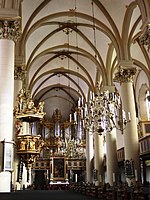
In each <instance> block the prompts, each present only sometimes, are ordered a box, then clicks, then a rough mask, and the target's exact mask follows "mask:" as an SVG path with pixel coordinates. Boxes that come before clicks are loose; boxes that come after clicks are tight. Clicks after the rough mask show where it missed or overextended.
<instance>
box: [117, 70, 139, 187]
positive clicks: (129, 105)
mask: <svg viewBox="0 0 150 200" xmlns="http://www.w3.org/2000/svg"><path fill="white" fill-rule="evenodd" d="M135 73H136V69H135V68H133V67H120V69H119V71H118V72H117V73H116V76H115V79H114V80H115V81H116V82H120V87H121V99H122V108H123V110H124V111H125V113H126V114H127V113H128V112H130V116H131V121H130V122H129V123H127V125H126V127H125V129H124V133H123V137H124V151H125V160H129V161H131V160H132V161H133V164H134V169H133V171H136V173H137V176H138V177H136V178H137V179H138V180H139V179H140V164H139V144H138V131H137V123H136V110H135V99H134V92H133V78H134V75H135ZM126 180H127V182H128V184H129V185H130V183H131V182H133V183H134V182H135V177H132V178H129V177H126Z"/></svg>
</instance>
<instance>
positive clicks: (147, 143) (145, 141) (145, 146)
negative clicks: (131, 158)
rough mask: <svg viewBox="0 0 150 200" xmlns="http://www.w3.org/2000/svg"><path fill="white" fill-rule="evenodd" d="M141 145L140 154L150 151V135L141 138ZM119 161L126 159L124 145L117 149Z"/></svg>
mask: <svg viewBox="0 0 150 200" xmlns="http://www.w3.org/2000/svg"><path fill="white" fill-rule="evenodd" d="M139 145H140V155H145V154H149V153H150V135H147V136H145V137H142V138H140V139H139ZM117 158H118V162H121V161H124V159H125V156H124V147H122V148H121V149H118V150H117Z"/></svg>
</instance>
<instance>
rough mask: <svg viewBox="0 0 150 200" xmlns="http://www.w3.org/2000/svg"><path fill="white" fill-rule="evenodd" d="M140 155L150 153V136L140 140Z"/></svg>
mask: <svg viewBox="0 0 150 200" xmlns="http://www.w3.org/2000/svg"><path fill="white" fill-rule="evenodd" d="M139 142H140V155H144V154H148V153H150V135H147V136H145V137H143V138H140V140H139Z"/></svg>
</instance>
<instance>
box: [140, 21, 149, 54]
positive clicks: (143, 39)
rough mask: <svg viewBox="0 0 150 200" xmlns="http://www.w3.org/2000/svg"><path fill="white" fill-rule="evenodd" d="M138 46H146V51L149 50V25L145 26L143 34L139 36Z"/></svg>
mask: <svg viewBox="0 0 150 200" xmlns="http://www.w3.org/2000/svg"><path fill="white" fill-rule="evenodd" d="M139 39H140V44H141V45H146V46H147V49H148V51H149V50H150V23H149V24H148V25H147V26H146V28H145V30H144V32H143V33H142V34H141V36H140V38H139Z"/></svg>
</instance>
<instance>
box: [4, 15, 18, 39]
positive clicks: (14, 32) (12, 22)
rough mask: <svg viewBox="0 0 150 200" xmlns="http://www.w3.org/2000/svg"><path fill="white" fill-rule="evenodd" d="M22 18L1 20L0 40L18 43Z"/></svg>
mask: <svg viewBox="0 0 150 200" xmlns="http://www.w3.org/2000/svg"><path fill="white" fill-rule="evenodd" d="M20 20H21V19H20V17H16V18H13V19H11V18H5V19H0V39H8V40H13V41H14V42H16V41H17V40H18V38H19V37H20V35H21V30H20Z"/></svg>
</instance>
